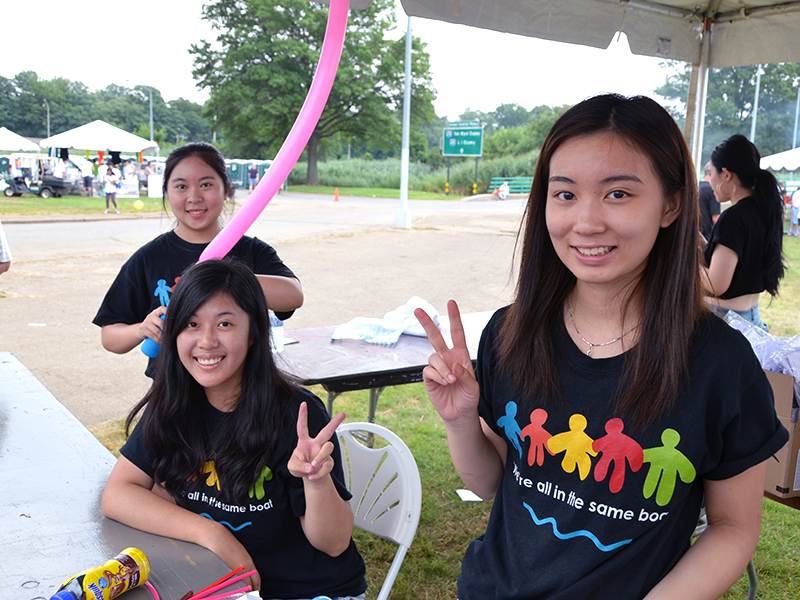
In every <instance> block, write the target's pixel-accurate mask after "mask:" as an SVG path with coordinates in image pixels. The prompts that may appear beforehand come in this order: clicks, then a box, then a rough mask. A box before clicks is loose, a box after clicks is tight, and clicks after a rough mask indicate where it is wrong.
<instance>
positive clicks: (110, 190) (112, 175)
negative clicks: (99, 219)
mask: <svg viewBox="0 0 800 600" xmlns="http://www.w3.org/2000/svg"><path fill="white" fill-rule="evenodd" d="M119 179H120V177H119V171H117V170H116V169H114V168H113V167H112V166H111V165H108V166H107V167H106V171H105V173H103V192H104V193H105V195H106V210H105V214H108V213H109V210H110V208H111V205H110V203H112V202H113V204H114V211H115V212H116V213H117V214H119V207H118V206H117V188H118V187H119V185H118V184H119Z"/></svg>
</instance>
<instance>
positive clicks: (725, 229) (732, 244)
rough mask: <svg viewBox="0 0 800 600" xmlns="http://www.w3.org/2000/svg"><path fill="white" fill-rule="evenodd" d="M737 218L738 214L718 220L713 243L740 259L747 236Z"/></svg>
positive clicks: (740, 221) (723, 216) (745, 228)
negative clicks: (734, 253)
mask: <svg viewBox="0 0 800 600" xmlns="http://www.w3.org/2000/svg"><path fill="white" fill-rule="evenodd" d="M738 217H739V214H738V213H736V214H734V213H730V214H728V215H722V216H721V217H720V218H719V221H717V224H716V232H715V233H716V235H715V239H714V243H715V244H722V245H723V246H725V247H726V248H730V249H731V250H733V251H734V252H736V254H737V255H738V256H739V258H741V257H742V256H743V254H744V245H745V242H746V240H747V237H748V235H747V227H746V225H745V223H743V222H742V220H741V219H740V218H738ZM712 251H713V250H712Z"/></svg>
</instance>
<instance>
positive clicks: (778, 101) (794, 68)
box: [655, 62, 800, 164]
mask: <svg viewBox="0 0 800 600" xmlns="http://www.w3.org/2000/svg"><path fill="white" fill-rule="evenodd" d="M661 65H662V67H663V68H665V69H668V75H667V78H666V81H665V83H664V85H662V86H661V87H659V88H658V89H656V90H655V92H656V93H657V94H658V95H660V96H662V97H664V98H666V99H668V100H672V101H673V102H675V103H677V107H676V109H675V110H673V111H672V112H673V116H675V117H676V120H678V121H679V123H681V122H682V120H684V119H685V115H686V102H687V98H688V90H689V77H690V75H691V66H690V65H688V64H686V63H679V62H664V63H662V64H661ZM756 68H757V67H756V66H745V67H728V68H725V69H709V77H708V94H707V102H706V118H705V130H704V134H703V159H702V163H705V161H706V160H708V157H709V156H710V155H711V151H712V150H713V149H714V147H715V146H716V145H717V144H719V143H720V142H721V141H723V140H725V139H726V138H728V137H730V136H731V135H733V134H735V133H741V134H743V135H745V136H747V137H749V136H750V129H751V124H752V119H753V107H754V104H755V85H756ZM761 68H762V69H763V71H762V74H761V89H760V92H759V100H758V115H757V117H756V136H755V140H754V143H755V145H756V147H757V148H758V149H759V152H761V155H762V156H768V155H770V154H774V153H776V152H781V151H783V150H787V149H789V148H791V147H792V134H793V132H794V117H795V106H796V102H797V93H798V86H799V85H800V63H776V64H769V65H762V67H761ZM681 124H682V123H681ZM702 163H701V164H702Z"/></svg>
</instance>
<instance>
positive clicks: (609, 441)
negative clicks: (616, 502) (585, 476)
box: [592, 418, 644, 494]
mask: <svg viewBox="0 0 800 600" xmlns="http://www.w3.org/2000/svg"><path fill="white" fill-rule="evenodd" d="M624 428H625V424H624V423H623V422H622V419H616V418H614V419H609V420H608V421H607V422H606V435H604V436H603V437H601V438H600V439H598V440H595V441H594V443H593V444H592V449H593V450H594V451H595V452H598V453H602V456H601V457H600V460H599V461H598V462H597V464H596V465H595V467H594V479H595V481H603V479H605V478H606V474H607V473H608V469H609V467H611V469H612V471H611V477H610V478H609V480H608V489H610V490H611V492H612V493H614V494H616V493H617V492H619V491H620V490H621V489H622V485H623V484H624V483H625V461H626V460H627V461H628V465H630V468H631V471H638V470H639V469H641V468H642V462H643V460H644V452H643V451H642V447H641V446H640V445H639V444H638V443H636V441H635V440H634V439H633V438H631V437H628V436H627V435H625V434H624V433H622V430H623V429H624ZM612 464H613V466H612Z"/></svg>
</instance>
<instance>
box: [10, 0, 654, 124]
mask: <svg viewBox="0 0 800 600" xmlns="http://www.w3.org/2000/svg"><path fill="white" fill-rule="evenodd" d="M3 4H4V6H3V11H2V14H3V22H4V23H5V24H6V27H4V28H3V36H2V46H3V49H4V50H3V53H2V57H3V59H2V60H0V76H3V77H8V78H10V77H13V76H14V75H16V74H17V73H19V72H21V71H35V72H36V73H37V75H38V76H39V78H40V79H52V78H54V77H65V78H67V79H70V80H72V81H80V82H82V83H84V84H85V85H86V86H87V87H88V88H89V89H90V90H97V89H104V88H105V87H106V86H107V85H109V84H111V83H115V84H117V85H122V86H125V87H134V86H136V85H145V86H153V87H155V88H157V89H158V90H160V91H161V94H162V96H163V98H164V99H165V100H167V101H170V100H175V99H177V98H179V97H182V98H185V99H187V100H191V101H193V102H198V103H203V102H205V100H206V99H207V98H208V91H207V90H198V89H197V88H196V87H195V85H194V80H193V79H192V74H191V71H192V57H191V55H190V54H189V53H188V49H189V46H190V45H191V44H192V43H197V42H198V41H199V40H201V39H207V40H211V39H214V37H215V33H214V32H213V31H212V29H211V27H210V26H209V24H208V23H206V22H205V21H203V20H202V19H201V18H200V15H201V7H202V4H203V0H158V1H155V0H137V2H88V1H86V0H72V1H71V2H64V1H63V0H61V1H56V0H36V1H35V2H21V1H18V0H17V1H13V2H4V3H3ZM398 22H399V31H397V32H396V33H395V35H396V36H398V37H399V36H402V35H403V33H404V32H405V26H406V22H407V19H406V16H405V14H403V13H402V9H400V11H399V15H398ZM411 28H412V33H413V35H415V36H416V37H420V38H421V39H422V40H423V41H424V42H426V43H427V44H428V46H427V51H428V53H429V54H430V58H431V72H432V75H433V84H434V87H435V88H436V90H437V93H438V97H437V99H436V101H435V102H434V107H435V109H436V113H437V115H439V116H446V117H448V118H450V119H451V120H455V119H458V116H459V115H460V114H461V113H463V112H464V111H465V110H466V109H467V108H470V109H472V110H481V111H483V112H491V111H493V110H494V109H496V108H497V107H498V106H500V105H501V104H519V105H521V106H523V107H525V108H526V109H529V110H530V109H532V108H534V107H535V106H539V105H543V104H544V105H548V106H558V105H561V104H574V103H576V102H579V101H580V100H583V99H584V98H586V97H588V96H591V95H594V94H597V93H600V92H618V93H621V94H625V95H632V94H646V95H652V92H653V90H654V89H655V88H656V87H658V86H659V85H661V84H663V83H664V81H665V78H666V71H665V70H664V69H662V68H660V67H659V59H656V58H649V57H641V56H634V55H632V54H631V53H630V51H629V50H628V45H627V42H626V40H625V37H624V35H623V36H622V39H621V41H619V42H617V41H616V38H615V41H614V42H612V43H611V45H610V47H609V48H608V49H606V50H598V49H594V48H588V47H584V46H577V45H573V44H561V43H558V42H549V41H544V40H538V39H534V38H525V37H522V36H515V35H511V34H502V33H497V32H492V31H485V30H480V29H475V28H471V27H466V26H462V25H452V24H448V23H443V22H439V21H432V20H427V19H420V18H416V17H414V18H412V20H411ZM462 41H463V42H462Z"/></svg>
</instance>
